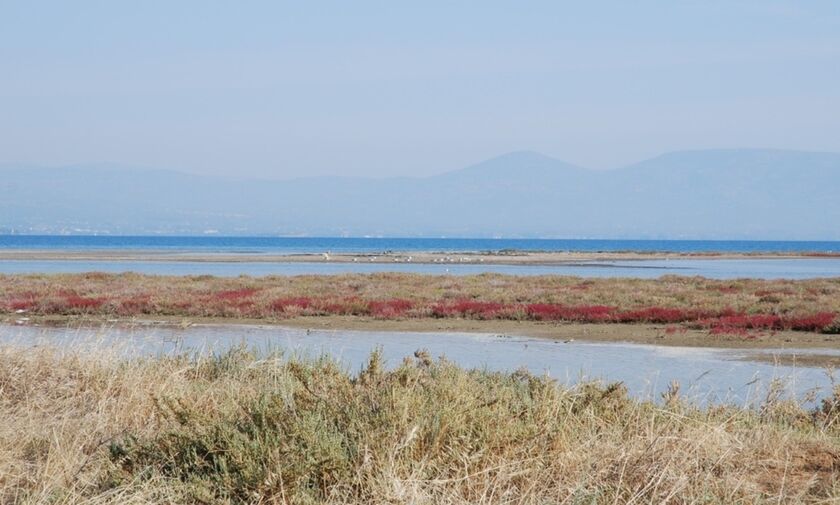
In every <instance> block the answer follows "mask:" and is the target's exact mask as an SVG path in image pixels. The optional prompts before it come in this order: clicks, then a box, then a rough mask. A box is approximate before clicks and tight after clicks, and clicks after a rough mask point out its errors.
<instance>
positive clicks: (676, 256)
mask: <svg viewBox="0 0 840 505" xmlns="http://www.w3.org/2000/svg"><path fill="white" fill-rule="evenodd" d="M685 259H703V260H749V259H840V253H813V252H798V253H787V252H785V253H772V252H771V253H766V252H764V253H758V252H757V253H733V252H641V251H620V252H546V251H540V252H538V251H483V252H478V251H468V252H441V251H402V252H400V251H385V252H381V253H371V252H364V253H356V254H353V253H344V252H342V253H334V254H333V253H329V252H328V251H324V252H323V253H293V254H279V253H260V252H253V253H252V252H233V253H232V252H223V253H212V252H194V251H187V250H179V251H172V250H139V249H120V250H107V249H97V250H50V249H5V250H0V261H126V262H131V261H143V262H190V263H375V264H389V263H418V264H488V265H540V266H552V265H557V266H560V265H581V264H585V263H586V262H595V263H599V262H605V261H657V260H660V261H661V260H685Z"/></svg>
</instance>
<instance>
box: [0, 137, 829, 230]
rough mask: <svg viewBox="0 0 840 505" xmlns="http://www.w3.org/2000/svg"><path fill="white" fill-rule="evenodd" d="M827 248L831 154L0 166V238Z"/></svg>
mask: <svg viewBox="0 0 840 505" xmlns="http://www.w3.org/2000/svg"><path fill="white" fill-rule="evenodd" d="M210 232H212V233H218V234H220V235H309V236H345V235H347V236H368V235H370V236H404V237H412V236H460V237H493V236H499V237H563V238H675V239H678V238H696V239H710V238H717V239H779V240H782V239H790V240H794V239H802V240H838V239H840V154H837V153H819V152H803V151H787V150H768V149H722V150H696V151H679V152H672V153H668V154H664V155H661V156H658V157H656V158H652V159H649V160H645V161H642V162H640V163H636V164H633V165H630V166H626V167H622V168H617V169H613V170H599V171H596V170H589V169H586V168H581V167H578V166H575V165H572V164H569V163H565V162H562V161H560V160H557V159H554V158H550V157H548V156H544V155H542V154H539V153H535V152H529V151H520V152H513V153H509V154H505V155H503V156H499V157H497V158H493V159H490V160H487V161H483V162H481V163H478V164H476V165H472V166H469V167H466V168H463V169H461V170H456V171H453V172H448V173H444V174H441V175H435V176H431V177H416V178H412V177H395V178H381V179H373V178H361V177H311V178H299V179H290V180H285V181H277V180H256V179H244V178H223V177H211V176H202V175H193V174H187V173H181V172H177V171H167V170H151V169H141V168H131V167H125V166H118V165H104V164H90V165H74V166H65V167H43V166H24V165H20V164H3V165H0V233H44V234H53V233H79V234H90V233H111V234H180V235H193V234H202V233H210Z"/></svg>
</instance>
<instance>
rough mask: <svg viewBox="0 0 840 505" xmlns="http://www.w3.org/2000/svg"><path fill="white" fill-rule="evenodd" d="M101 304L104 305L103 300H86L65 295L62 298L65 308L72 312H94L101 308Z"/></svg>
mask: <svg viewBox="0 0 840 505" xmlns="http://www.w3.org/2000/svg"><path fill="white" fill-rule="evenodd" d="M103 303H105V299H104V298H88V297H86V296H79V295H77V294H67V295H65V296H64V304H65V306H66V307H67V308H68V309H72V310H94V309H98V308H99V307H101V306H102V304H103Z"/></svg>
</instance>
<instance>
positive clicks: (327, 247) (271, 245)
mask: <svg viewBox="0 0 840 505" xmlns="http://www.w3.org/2000/svg"><path fill="white" fill-rule="evenodd" d="M0 249H49V250H71V251H73V250H119V249H124V250H165V251H185V252H204V253H251V254H297V253H322V252H325V251H331V252H334V253H376V252H384V251H406V252H407V251H446V252H450V251H451V252H456V251H457V252H478V251H499V250H505V249H512V250H519V251H571V252H599V251H604V252H617V251H644V252H682V253H685V252H692V253H696V252H721V253H726V252H732V253H756V252H774V253H779V252H817V253H834V252H840V242H837V241H834V242H814V241H812V242H806V241H751V240H594V239H490V238H346V237H219V236H199V237H174V236H108V235H99V236H85V235H0Z"/></svg>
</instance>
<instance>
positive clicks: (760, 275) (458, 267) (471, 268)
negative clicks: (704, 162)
mask: <svg viewBox="0 0 840 505" xmlns="http://www.w3.org/2000/svg"><path fill="white" fill-rule="evenodd" d="M92 271H96V272H109V273H119V272H137V273H143V274H152V275H215V276H221V277H236V276H239V275H252V276H266V275H278V276H281V275H326V274H347V273H376V272H403V273H417V274H435V275H477V274H482V273H487V272H493V273H499V274H508V275H574V276H578V277H621V278H629V277H632V278H642V279H655V278H658V277H661V276H663V275H683V276H695V275H701V276H703V277H708V278H710V279H737V278H745V277H749V278H756V279H814V278H820V277H840V259H838V258H758V259H749V258H744V259H673V260H626V261H583V262H569V263H567V264H560V265H498V264H492V263H486V264H476V263H471V264H470V263H446V264H434V263H431V264H428V263H427V264H424V263H330V262H323V261H322V262H311V263H283V262H278V263H271V262H258V261H247V256H244V255H243V261H232V262H217V261H110V260H96V261H86V260H2V261H0V274H26V273H47V274H54V273H80V272H92Z"/></svg>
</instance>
